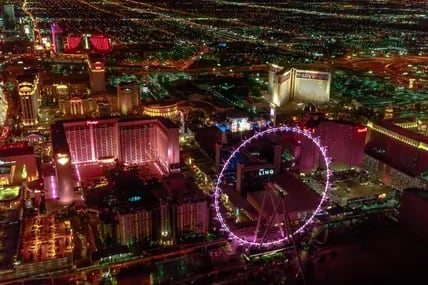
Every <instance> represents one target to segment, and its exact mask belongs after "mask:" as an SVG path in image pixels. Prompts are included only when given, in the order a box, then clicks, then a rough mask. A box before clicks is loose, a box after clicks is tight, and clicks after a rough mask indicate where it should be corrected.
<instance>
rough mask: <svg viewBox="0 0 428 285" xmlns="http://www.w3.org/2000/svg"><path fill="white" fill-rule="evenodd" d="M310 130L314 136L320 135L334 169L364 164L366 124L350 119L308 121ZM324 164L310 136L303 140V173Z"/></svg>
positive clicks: (301, 156)
mask: <svg viewBox="0 0 428 285" xmlns="http://www.w3.org/2000/svg"><path fill="white" fill-rule="evenodd" d="M307 131H308V132H313V136H315V137H319V138H320V140H321V144H322V145H323V146H325V147H327V151H328V152H327V153H328V156H329V157H330V158H331V160H332V161H331V168H332V169H337V170H344V169H350V168H352V167H357V168H358V167H361V166H362V163H363V158H364V146H365V139H366V134H367V128H366V127H364V126H362V125H360V124H354V123H350V122H343V121H329V120H321V121H318V122H309V123H307ZM323 165H324V162H323V160H322V156H321V155H320V152H319V150H318V148H317V146H316V145H315V144H314V143H313V142H312V141H310V140H308V139H302V140H301V151H300V159H299V170H300V172H303V173H307V172H311V171H313V170H314V169H316V168H318V167H320V166H321V167H322V166H323Z"/></svg>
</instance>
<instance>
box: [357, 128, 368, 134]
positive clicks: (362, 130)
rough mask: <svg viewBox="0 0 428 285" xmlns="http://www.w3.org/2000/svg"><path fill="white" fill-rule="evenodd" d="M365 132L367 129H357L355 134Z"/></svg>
mask: <svg viewBox="0 0 428 285" xmlns="http://www.w3.org/2000/svg"><path fill="white" fill-rule="evenodd" d="M366 132H367V128H362V129H360V128H359V129H357V133H366Z"/></svg>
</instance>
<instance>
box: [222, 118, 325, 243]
mask: <svg viewBox="0 0 428 285" xmlns="http://www.w3.org/2000/svg"><path fill="white" fill-rule="evenodd" d="M274 133H295V134H300V135H303V136H304V137H306V138H308V139H309V140H311V141H312V143H314V144H315V145H316V146H317V147H318V149H319V150H320V152H321V154H322V157H323V159H324V162H325V167H326V171H325V172H326V180H325V187H324V191H323V193H322V196H321V200H320V203H319V204H318V206H317V207H316V209H315V210H314V212H313V213H312V215H311V216H310V217H309V218H308V219H307V220H306V222H305V223H304V224H303V225H302V226H301V227H300V228H298V229H297V230H296V231H295V232H294V233H292V234H287V235H286V236H285V237H282V238H279V239H276V240H274V241H269V242H262V243H259V242H253V241H248V240H246V239H244V238H242V237H240V236H239V235H237V234H235V233H234V232H233V231H232V230H231V229H230V228H229V226H228V225H227V224H226V221H225V219H224V218H223V216H222V214H221V211H220V196H221V193H222V190H221V187H220V186H221V184H222V183H223V178H224V177H223V175H224V171H225V170H226V168H227V167H228V166H229V164H230V161H231V160H232V158H233V157H235V155H236V154H237V153H238V152H239V151H240V150H241V149H242V148H244V147H245V146H247V145H248V144H250V143H251V142H252V141H254V140H256V139H260V138H262V137H264V136H265V135H268V134H274ZM330 162H331V159H330V157H328V155H327V148H326V147H325V146H322V145H321V141H320V139H319V138H318V137H313V136H312V135H311V134H310V132H308V131H305V130H302V129H301V128H299V127H290V126H287V125H282V126H279V127H274V128H269V129H266V130H263V131H261V132H258V133H256V134H254V135H253V136H252V137H250V138H248V139H246V140H245V141H244V142H243V143H241V144H240V145H239V146H238V147H237V148H236V149H235V150H234V151H233V152H232V154H231V155H230V156H229V157H228V158H227V160H226V161H225V163H224V166H223V168H222V169H221V171H220V173H219V175H218V179H217V182H216V185H215V189H214V208H215V211H216V217H217V220H218V221H219V222H220V224H221V227H222V229H223V230H224V231H225V232H226V233H227V234H228V235H229V237H230V238H232V239H233V240H235V241H238V242H240V243H241V244H244V245H248V246H255V247H270V246H275V245H280V244H281V243H284V242H286V241H287V240H288V239H289V237H290V236H291V235H294V234H296V233H299V232H302V231H303V230H304V229H305V228H306V226H308V225H309V224H310V223H312V222H313V219H314V217H315V215H316V214H317V213H318V212H319V211H320V210H321V207H322V205H323V203H324V201H326V199H327V193H328V190H329V188H330V176H331V170H330ZM255 234H256V235H257V233H255Z"/></svg>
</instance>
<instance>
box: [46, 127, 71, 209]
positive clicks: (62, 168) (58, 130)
mask: <svg viewBox="0 0 428 285" xmlns="http://www.w3.org/2000/svg"><path fill="white" fill-rule="evenodd" d="M51 141H52V153H53V156H54V162H55V174H56V180H55V181H54V180H51V181H50V182H51V183H56V185H51V186H50V187H51V188H52V190H53V191H56V193H52V195H50V196H52V197H54V198H58V197H59V200H60V201H61V203H63V204H71V203H72V202H73V199H74V195H73V191H74V186H75V185H76V179H75V176H74V173H73V168H72V164H71V155H70V149H69V146H68V144H67V140H66V136H65V131H64V126H63V125H62V124H58V123H57V124H54V125H52V127H51Z"/></svg>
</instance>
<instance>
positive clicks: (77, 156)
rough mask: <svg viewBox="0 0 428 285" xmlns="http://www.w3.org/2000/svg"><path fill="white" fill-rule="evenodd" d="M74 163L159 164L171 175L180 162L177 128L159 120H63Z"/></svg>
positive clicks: (163, 120)
mask: <svg viewBox="0 0 428 285" xmlns="http://www.w3.org/2000/svg"><path fill="white" fill-rule="evenodd" d="M63 126H64V131H65V134H66V138H67V143H68V147H69V150H70V155H71V162H72V164H82V163H91V162H98V161H106V160H118V161H120V162H122V163H123V164H125V165H138V164H143V163H147V162H157V163H159V165H160V166H161V167H162V168H163V170H164V171H166V172H169V171H170V170H171V169H172V168H174V166H175V165H176V164H177V163H179V146H178V135H179V134H178V127H177V126H176V125H174V124H173V123H171V122H170V121H169V120H165V119H160V118H140V119H120V118H106V119H97V120H79V121H64V122H63Z"/></svg>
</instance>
